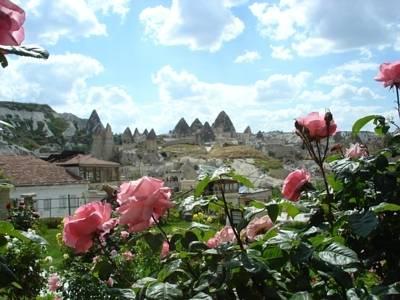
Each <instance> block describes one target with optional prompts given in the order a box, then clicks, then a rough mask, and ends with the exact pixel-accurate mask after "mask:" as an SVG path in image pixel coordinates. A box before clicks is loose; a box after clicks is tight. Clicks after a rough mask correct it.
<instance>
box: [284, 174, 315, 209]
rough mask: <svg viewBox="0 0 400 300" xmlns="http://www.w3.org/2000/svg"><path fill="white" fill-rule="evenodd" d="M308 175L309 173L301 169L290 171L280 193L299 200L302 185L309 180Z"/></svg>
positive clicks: (293, 199)
mask: <svg viewBox="0 0 400 300" xmlns="http://www.w3.org/2000/svg"><path fill="white" fill-rule="evenodd" d="M310 177H311V175H310V173H308V172H307V171H306V170H303V169H302V170H295V171H293V172H291V173H290V174H289V175H288V176H287V177H286V178H285V181H284V182H283V187H282V195H283V196H284V197H285V198H286V199H289V200H291V201H297V200H299V197H300V193H301V191H302V189H303V187H304V185H305V184H306V183H309V182H310Z"/></svg>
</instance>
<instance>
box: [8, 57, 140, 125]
mask: <svg viewBox="0 0 400 300" xmlns="http://www.w3.org/2000/svg"><path fill="white" fill-rule="evenodd" d="M103 71H104V67H103V65H102V64H101V63H100V62H99V61H97V60H96V59H94V58H91V57H88V56H84V55H81V54H73V53H69V54H63V55H52V56H50V58H49V59H48V60H47V61H39V60H33V59H28V58H17V59H13V61H12V62H11V63H10V65H9V67H7V70H6V72H1V73H0V98H1V99H2V100H7V101H19V102H36V103H47V104H49V105H50V106H51V107H52V108H54V109H55V110H56V111H58V112H71V113H74V114H76V115H78V116H79V117H82V118H88V117H89V115H90V113H91V111H92V110H93V109H97V111H98V112H99V114H100V116H101V118H102V120H103V122H105V123H111V124H113V125H115V126H113V129H116V130H117V131H121V130H123V129H124V128H123V127H124V126H127V125H129V124H130V123H132V120H133V118H135V116H136V114H137V113H138V109H137V107H136V105H135V104H134V101H133V99H132V97H131V96H130V95H129V94H128V93H127V92H126V90H125V89H124V88H123V87H119V86H113V85H109V86H107V85H106V86H94V85H90V84H89V83H88V82H89V81H90V80H91V79H93V78H95V77H97V76H99V75H100V74H101V73H102V72H103Z"/></svg>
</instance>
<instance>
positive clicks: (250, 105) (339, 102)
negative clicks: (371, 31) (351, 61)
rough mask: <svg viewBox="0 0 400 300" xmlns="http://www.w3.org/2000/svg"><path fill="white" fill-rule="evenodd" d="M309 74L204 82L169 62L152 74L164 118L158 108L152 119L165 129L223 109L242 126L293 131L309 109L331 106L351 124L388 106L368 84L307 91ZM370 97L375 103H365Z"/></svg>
mask: <svg viewBox="0 0 400 300" xmlns="http://www.w3.org/2000/svg"><path fill="white" fill-rule="evenodd" d="M310 78H311V74H310V73H308V72H299V73H297V74H273V75H270V76H268V77H267V78H265V79H262V80H258V81H256V82H254V83H253V84H249V85H230V84H222V83H209V82H205V81H202V80H200V79H199V78H197V77H196V76H195V75H194V74H192V73H190V72H187V71H178V70H175V69H173V68H172V67H171V66H165V67H163V68H161V69H160V70H159V71H158V72H157V73H156V74H154V76H153V82H154V84H155V85H156V86H157V87H158V91H159V97H160V100H161V103H162V105H161V106H160V105H159V104H158V107H157V109H161V111H159V112H158V115H161V116H162V118H160V117H158V115H155V114H154V112H153V113H152V114H148V118H150V120H151V122H152V123H153V124H158V126H159V127H160V128H161V129H164V131H165V129H171V128H172V127H173V125H171V124H175V123H176V122H177V120H179V118H181V117H185V118H186V120H187V121H188V122H191V121H193V120H194V119H195V118H196V117H198V118H200V120H202V121H203V122H204V121H209V122H213V121H214V119H215V117H216V115H217V114H218V113H219V111H221V110H226V111H227V113H228V114H229V115H230V116H231V118H232V121H233V122H234V124H235V126H236V127H237V129H238V130H243V129H244V128H245V127H246V126H247V125H249V124H250V125H252V129H253V130H285V131H291V130H293V128H292V126H293V119H295V118H296V117H298V116H300V115H303V114H306V113H308V112H310V111H324V110H325V109H328V108H329V109H331V111H332V112H333V113H335V114H339V113H340V115H341V118H340V120H341V124H340V126H341V128H347V129H348V128H350V127H351V125H352V122H353V121H354V120H355V118H357V117H361V116H362V115H365V114H367V113H369V114H371V113H381V112H383V111H384V109H383V107H382V106H381V103H380V102H377V101H375V100H376V99H378V98H379V99H380V98H381V97H380V96H378V95H376V94H375V93H373V91H371V90H370V89H369V88H367V87H363V86H358V87H357V86H353V85H341V86H338V87H335V88H332V89H330V90H328V91H322V90H309V89H308V87H309V86H310V85H309V83H310ZM360 100H366V101H367V102H365V101H364V102H361V101H360ZM368 101H370V103H374V104H373V105H371V104H369V105H366V104H365V103H368ZM350 103H351V105H350ZM344 107H345V108H346V109H348V112H346V110H345V109H344ZM153 109H154V108H153ZM149 110H151V109H149ZM148 121H149V120H148Z"/></svg>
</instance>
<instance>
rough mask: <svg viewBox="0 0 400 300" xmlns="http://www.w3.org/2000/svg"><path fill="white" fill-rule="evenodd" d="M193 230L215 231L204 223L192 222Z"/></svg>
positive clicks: (191, 227)
mask: <svg viewBox="0 0 400 300" xmlns="http://www.w3.org/2000/svg"><path fill="white" fill-rule="evenodd" d="M193 228H196V229H200V230H204V231H209V230H213V228H212V227H211V226H209V225H206V224H202V223H197V222H192V224H191V225H190V227H189V229H193Z"/></svg>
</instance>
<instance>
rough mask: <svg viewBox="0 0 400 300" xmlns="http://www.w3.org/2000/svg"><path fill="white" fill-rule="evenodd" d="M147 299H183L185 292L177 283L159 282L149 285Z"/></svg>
mask: <svg viewBox="0 0 400 300" xmlns="http://www.w3.org/2000/svg"><path fill="white" fill-rule="evenodd" d="M146 297H147V299H155V300H161V299H162V300H174V299H182V298H183V293H182V291H181V290H180V289H179V288H178V286H177V285H176V284H171V283H168V282H166V283H163V282H157V283H154V284H152V285H150V286H148V287H147V290H146Z"/></svg>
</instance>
